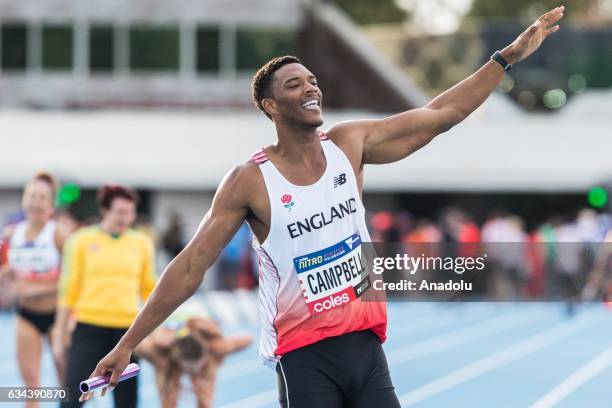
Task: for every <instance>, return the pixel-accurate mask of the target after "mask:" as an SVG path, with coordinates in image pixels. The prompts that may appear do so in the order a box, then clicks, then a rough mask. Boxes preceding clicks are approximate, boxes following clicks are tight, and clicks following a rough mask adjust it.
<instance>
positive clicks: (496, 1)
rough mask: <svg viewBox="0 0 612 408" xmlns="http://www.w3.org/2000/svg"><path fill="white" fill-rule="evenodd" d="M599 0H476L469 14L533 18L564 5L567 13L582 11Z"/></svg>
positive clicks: (475, 15) (569, 14)
mask: <svg viewBox="0 0 612 408" xmlns="http://www.w3.org/2000/svg"><path fill="white" fill-rule="evenodd" d="M597 3H599V0H565V1H563V0H512V1H509V0H474V2H473V3H472V8H471V10H470V12H469V14H468V15H470V16H472V17H485V18H486V17H513V18H533V17H534V15H540V14H543V13H545V12H546V11H548V10H550V9H552V8H555V7H557V6H561V5H564V6H565V10H566V11H565V13H566V15H568V16H571V14H572V13H575V12H581V11H584V10H587V9H589V8H590V7H593V5H595V4H597Z"/></svg>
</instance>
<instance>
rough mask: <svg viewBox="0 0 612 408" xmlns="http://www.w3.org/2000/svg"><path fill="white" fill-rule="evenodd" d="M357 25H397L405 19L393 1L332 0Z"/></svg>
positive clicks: (404, 13) (403, 12)
mask: <svg viewBox="0 0 612 408" xmlns="http://www.w3.org/2000/svg"><path fill="white" fill-rule="evenodd" d="M333 2H334V3H336V4H337V5H338V6H339V7H340V8H342V9H343V10H344V11H345V12H346V13H347V14H348V15H349V16H351V17H352V18H353V20H354V21H355V22H356V23H358V24H374V23H398V22H402V21H404V20H405V19H406V12H405V11H404V10H402V9H400V8H399V7H398V6H397V5H396V4H395V0H333Z"/></svg>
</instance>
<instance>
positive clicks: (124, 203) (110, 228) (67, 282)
mask: <svg viewBox="0 0 612 408" xmlns="http://www.w3.org/2000/svg"><path fill="white" fill-rule="evenodd" d="M97 199H98V205H99V207H100V211H101V215H102V221H101V222H100V224H98V225H93V226H90V227H85V228H82V229H80V230H79V231H77V232H76V233H75V234H74V235H73V236H72V237H71V239H70V240H69V241H68V242H67V243H66V248H65V249H64V259H63V268H62V269H63V270H62V275H61V280H60V290H59V299H58V302H59V304H58V311H57V316H56V324H57V325H58V330H57V331H56V332H55V333H56V338H55V339H54V340H55V341H54V342H53V354H54V357H55V359H56V361H57V362H58V363H59V364H66V365H67V367H66V368H67V370H66V378H65V381H64V383H65V385H66V386H68V387H69V392H68V394H69V398H68V401H67V402H63V403H62V404H61V407H62V408H69V407H79V406H80V405H81V403H80V402H79V401H78V399H79V395H80V392H79V382H80V381H81V380H83V379H84V378H87V377H88V376H89V374H90V373H91V372H92V370H93V369H94V368H95V367H96V363H97V361H98V360H99V359H100V358H101V357H103V356H104V355H105V354H106V353H108V352H109V351H110V350H112V348H113V347H114V346H115V344H116V343H117V341H118V340H119V339H120V338H121V336H122V335H123V334H124V333H125V332H126V330H127V329H128V327H129V326H130V325H131V324H132V321H133V320H134V318H135V317H136V314H137V313H138V310H139V308H140V306H141V305H142V304H143V303H144V301H146V299H147V298H148V297H149V295H150V294H151V292H152V291H153V288H154V286H155V283H156V278H155V271H154V269H155V268H154V248H153V243H152V241H151V239H150V238H148V237H147V236H146V235H145V234H144V233H142V232H138V231H135V230H133V229H130V226H131V225H132V223H133V222H134V220H135V218H136V205H137V203H138V196H137V195H136V193H135V192H133V191H132V190H130V189H128V188H126V187H123V186H119V185H105V186H103V187H101V188H100V190H99V191H98V196H97ZM71 319H74V320H75V321H76V327H75V328H74V331H73V332H72V336H71V339H70V341H69V340H68V337H70V335H69V333H70V330H69V323H70V321H71ZM67 344H70V346H69V347H67ZM137 395H138V392H137V380H136V378H134V379H130V380H129V381H126V382H125V383H122V384H121V386H119V387H117V389H116V390H115V391H114V392H113V399H114V402H115V407H117V408H130V407H136V405H137Z"/></svg>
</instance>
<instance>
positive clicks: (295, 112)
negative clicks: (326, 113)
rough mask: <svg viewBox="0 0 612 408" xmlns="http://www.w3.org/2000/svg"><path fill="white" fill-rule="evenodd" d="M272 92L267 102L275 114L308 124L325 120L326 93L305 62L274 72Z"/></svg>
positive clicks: (297, 122) (289, 120)
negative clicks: (323, 108) (322, 91)
mask: <svg viewBox="0 0 612 408" xmlns="http://www.w3.org/2000/svg"><path fill="white" fill-rule="evenodd" d="M272 95H273V96H272V98H271V99H264V102H263V103H264V107H265V108H266V111H268V112H270V113H271V115H272V117H277V118H278V117H280V118H281V120H284V121H288V122H290V123H294V124H298V125H302V126H306V127H314V128H317V127H319V126H321V125H322V124H323V114H322V112H321V109H322V106H323V94H322V93H321V90H320V89H319V85H318V83H317V78H316V77H315V76H314V74H313V73H312V72H310V71H309V70H308V69H307V68H306V67H305V66H303V65H302V64H297V63H293V64H287V65H284V66H282V67H281V68H279V69H278V70H277V71H276V72H275V73H274V80H273V81H272Z"/></svg>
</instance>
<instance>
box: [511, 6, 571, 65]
mask: <svg viewBox="0 0 612 408" xmlns="http://www.w3.org/2000/svg"><path fill="white" fill-rule="evenodd" d="M564 10H565V6H559V7H557V8H554V9H552V10H550V11H549V12H548V13H546V14H544V15H542V16H541V17H540V18H538V19H537V20H536V21H535V22H534V23H533V24H532V25H530V26H529V27H528V28H527V29H526V30H525V31H523V32H522V33H521V35H519V36H518V37H517V38H516V40H514V42H513V43H512V44H510V45H509V46H507V47H506V48H504V50H503V51H502V55H503V57H504V59H506V61H508V63H509V64H515V63H517V62H519V61H521V60H524V59H525V58H527V57H528V56H530V55H531V54H532V53H533V52H534V51H535V50H537V49H538V48H539V47H540V45H542V42H543V41H544V40H545V39H546V38H547V37H548V36H549V35H551V34H552V33H554V32H556V31H558V30H559V26H558V25H557V24H556V23H557V22H558V21H559V20H561V18H562V17H563V11H564Z"/></svg>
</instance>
